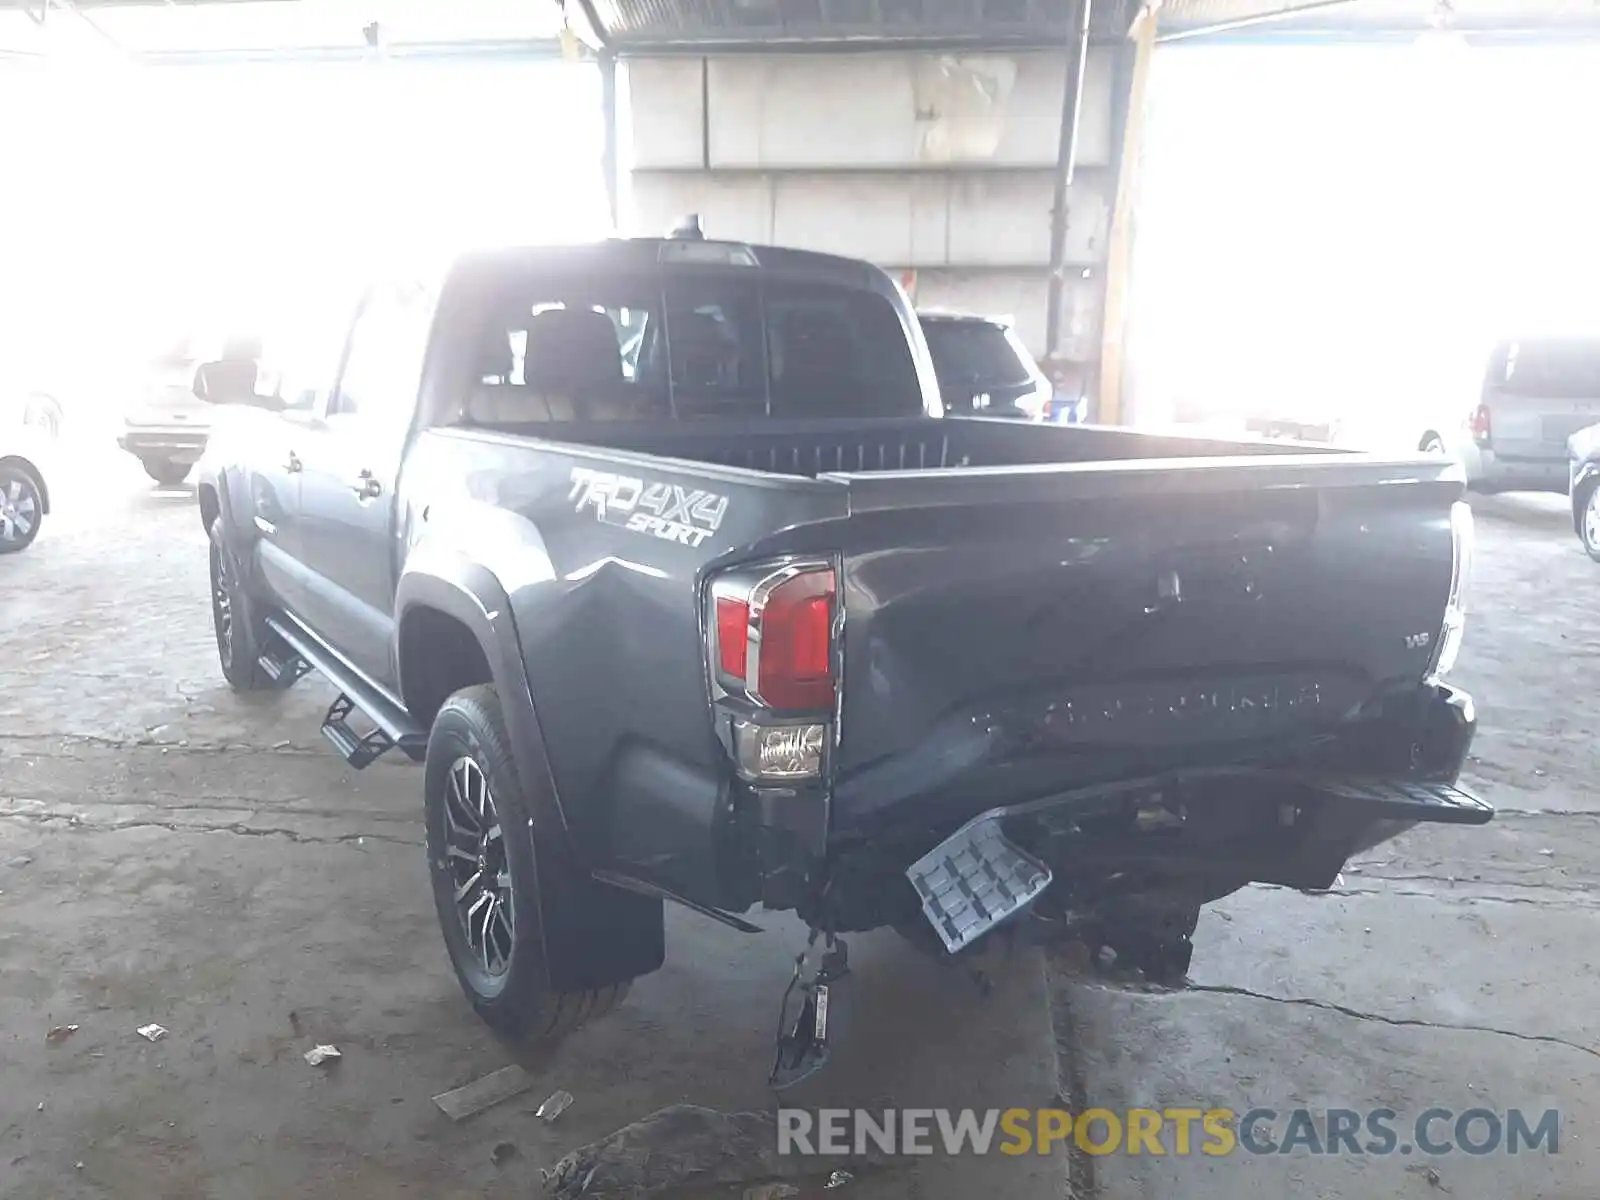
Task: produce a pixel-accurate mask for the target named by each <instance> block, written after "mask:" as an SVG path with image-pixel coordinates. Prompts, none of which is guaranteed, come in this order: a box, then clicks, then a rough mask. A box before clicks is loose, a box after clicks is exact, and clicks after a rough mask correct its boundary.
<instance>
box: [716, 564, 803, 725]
mask: <svg viewBox="0 0 1600 1200" xmlns="http://www.w3.org/2000/svg"><path fill="white" fill-rule="evenodd" d="M711 604H712V609H713V611H712V613H711V614H710V616H711V620H710V621H709V622H708V623H707V624H708V625H709V627H710V632H711V633H712V636H713V638H714V640H715V645H714V646H713V647H712V651H713V653H712V656H711V661H712V663H713V664H714V665H715V668H716V672H717V677H718V682H719V683H720V684H721V685H722V686H723V687H724V688H728V689H730V690H732V691H736V692H741V693H743V694H744V695H745V696H747V697H749V699H750V700H751V701H752V702H753V703H755V704H757V705H759V706H760V707H762V708H768V709H773V710H775V711H778V712H818V711H829V710H831V709H832V708H833V699H834V683H835V681H834V669H833V665H834V664H833V660H834V654H833V624H834V611H835V605H834V574H833V566H832V564H831V563H824V562H810V561H807V562H788V563H769V564H763V565H758V566H755V567H741V568H738V569H736V570H734V571H731V572H729V573H727V574H725V575H722V576H719V577H718V578H717V579H715V580H714V581H713V582H712V584H711Z"/></svg>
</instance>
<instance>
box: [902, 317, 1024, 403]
mask: <svg viewBox="0 0 1600 1200" xmlns="http://www.w3.org/2000/svg"><path fill="white" fill-rule="evenodd" d="M922 332H923V335H924V336H925V337H926V338H927V339H928V352H929V353H930V354H931V355H932V356H933V366H934V370H935V371H937V372H938V375H939V382H940V383H942V384H945V385H946V386H950V385H961V386H966V385H972V386H975V387H1000V386H1004V385H1007V384H1021V383H1027V382H1028V381H1029V380H1030V379H1032V377H1033V376H1032V373H1031V372H1030V371H1029V369H1028V364H1027V361H1026V360H1025V359H1024V358H1023V357H1022V355H1021V354H1019V353H1018V350H1017V347H1016V345H1015V344H1014V343H1013V339H1012V338H1011V337H1010V336H1008V333H1007V330H1006V329H1005V327H1004V326H1001V325H995V324H991V323H990V322H987V321H924V322H923V323H922Z"/></svg>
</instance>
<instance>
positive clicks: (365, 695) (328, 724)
mask: <svg viewBox="0 0 1600 1200" xmlns="http://www.w3.org/2000/svg"><path fill="white" fill-rule="evenodd" d="M267 627H268V628H269V629H271V630H272V632H273V633H274V634H275V635H276V636H277V637H278V638H279V639H280V640H281V641H282V642H283V644H284V645H285V646H287V647H288V648H289V650H290V651H292V652H293V654H294V655H295V656H297V657H298V658H299V659H301V660H302V661H303V662H304V663H306V664H307V665H308V666H309V667H310V668H311V669H313V670H315V671H317V672H318V673H319V674H320V675H322V677H323V678H324V679H326V680H327V681H328V682H329V683H331V684H333V686H334V687H336V688H338V689H339V692H340V695H339V698H338V699H337V700H335V701H334V702H333V703H332V704H331V705H330V706H329V708H328V715H327V716H326V717H325V718H323V722H322V736H323V737H325V738H327V739H328V741H329V743H330V744H331V745H332V746H333V748H334V749H335V750H337V751H338V752H339V756H340V757H341V758H343V759H344V760H345V761H346V762H347V763H349V764H350V765H351V766H352V767H354V768H355V769H356V770H358V771H359V770H360V769H361V768H362V767H365V766H367V765H368V764H369V763H371V762H372V760H373V759H375V758H377V757H378V756H379V755H380V754H382V753H384V752H385V751H386V750H389V749H391V748H394V747H399V749H400V752H401V753H402V754H404V755H405V756H406V757H407V758H409V759H411V761H412V762H421V761H422V760H423V758H424V757H425V756H426V754H427V749H428V732H427V730H425V729H423V728H422V727H421V726H420V725H418V724H417V723H416V722H415V721H413V720H412V719H411V717H410V716H409V715H408V714H407V713H406V712H405V710H404V709H402V708H400V706H399V705H397V704H395V703H394V702H393V701H392V700H390V699H389V698H388V697H387V696H385V695H384V694H383V693H382V692H380V691H379V690H378V689H377V688H375V687H373V686H372V685H371V684H370V683H368V682H367V681H366V680H365V679H363V678H361V676H360V675H358V674H356V672H355V671H353V670H351V669H350V667H349V666H347V665H346V664H345V663H344V661H343V660H341V659H340V658H338V657H336V656H335V655H333V654H331V653H329V652H328V650H327V649H326V648H325V647H323V646H322V645H321V644H320V643H318V642H317V641H316V640H315V639H314V638H311V637H309V636H308V635H307V634H306V633H305V631H304V630H302V629H300V628H299V627H298V626H296V625H295V624H294V623H293V622H292V621H288V620H285V619H283V618H281V617H278V616H269V617H268V618H267ZM262 666H263V668H264V669H266V670H267V673H268V674H269V675H271V674H272V669H271V668H270V667H267V665H266V663H265V662H264V661H263V663H262ZM285 669H286V671H287V670H293V669H294V668H293V667H292V665H289V664H286V668H285ZM303 673H304V669H301V670H299V671H296V673H295V678H298V677H299V675H300V674H303ZM273 677H274V678H278V677H279V676H276V675H274V676H273ZM290 682H293V680H291V681H290ZM358 710H359V711H360V712H361V713H363V714H364V715H365V716H366V717H367V718H368V719H369V720H370V721H371V722H372V723H373V725H375V726H377V728H376V729H374V730H373V731H372V732H371V733H368V734H358V733H357V732H356V731H355V730H353V729H351V728H350V726H349V724H348V720H347V719H348V718H349V717H350V715H351V714H352V713H354V712H356V711H358Z"/></svg>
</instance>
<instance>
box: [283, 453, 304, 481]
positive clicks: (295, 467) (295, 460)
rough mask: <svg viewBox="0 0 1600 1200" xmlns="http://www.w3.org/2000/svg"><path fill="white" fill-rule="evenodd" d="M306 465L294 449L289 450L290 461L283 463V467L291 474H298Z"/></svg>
mask: <svg viewBox="0 0 1600 1200" xmlns="http://www.w3.org/2000/svg"><path fill="white" fill-rule="evenodd" d="M304 467H305V463H303V462H301V461H300V456H299V455H298V454H296V453H295V452H294V451H293V450H291V451H289V461H288V462H286V463H284V464H283V469H284V470H285V471H287V472H289V474H291V475H297V474H299V473H300V471H301V470H302V469H303V468H304Z"/></svg>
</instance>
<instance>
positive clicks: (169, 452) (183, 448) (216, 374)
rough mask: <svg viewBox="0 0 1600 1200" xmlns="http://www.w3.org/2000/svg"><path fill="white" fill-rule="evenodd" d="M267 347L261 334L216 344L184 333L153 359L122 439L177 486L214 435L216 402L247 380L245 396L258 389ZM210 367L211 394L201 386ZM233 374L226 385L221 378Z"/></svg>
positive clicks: (153, 471)
mask: <svg viewBox="0 0 1600 1200" xmlns="http://www.w3.org/2000/svg"><path fill="white" fill-rule="evenodd" d="M260 353H261V348H260V344H259V342H258V341H256V340H255V339H250V338H233V339H230V340H228V341H226V342H223V343H221V344H220V345H216V346H212V345H208V344H206V343H205V342H204V341H202V340H200V339H197V338H194V337H184V338H181V339H179V340H178V341H177V342H175V343H174V344H172V345H170V346H168V347H167V348H166V349H165V350H164V351H162V352H161V353H160V354H158V355H157V356H156V357H155V358H154V359H153V360H151V362H150V364H149V366H148V367H147V368H146V370H145V372H144V376H143V378H142V379H141V380H140V383H139V386H138V390H137V391H136V393H135V394H134V396H133V398H132V399H131V401H130V402H129V404H128V406H127V409H126V410H125V413H124V419H123V428H122V432H121V433H120V434H118V435H117V445H119V446H121V447H122V448H123V449H124V450H126V451H127V452H128V453H129V454H131V455H133V456H134V457H135V458H137V459H138V460H139V462H140V463H141V464H142V465H143V466H144V469H145V474H147V475H149V476H150V478H151V479H154V480H155V481H156V482H157V483H158V484H160V485H161V486H162V487H176V486H177V485H178V484H180V483H182V482H183V481H184V480H185V479H186V478H187V477H188V475H189V471H190V470H191V469H192V468H193V467H194V464H195V463H196V462H198V461H199V460H200V456H201V454H203V453H204V452H205V448H206V442H207V441H208V440H209V439H210V437H211V420H212V416H213V413H214V406H215V405H217V404H220V403H226V402H228V400H229V399H231V398H232V395H231V393H232V392H233V391H235V390H237V389H236V388H235V387H234V386H233V382H234V381H233V379H232V377H233V376H239V377H240V378H241V379H242V383H240V384H239V386H240V387H242V389H243V391H242V395H241V398H248V397H249V396H250V395H251V393H252V392H253V389H254V383H255V364H256V361H257V360H258V359H259V357H260ZM202 366H205V367H207V368H208V370H209V371H210V372H211V374H212V378H213V381H214V382H213V386H212V388H211V389H210V391H209V392H208V394H207V396H206V397H202V396H201V394H200V393H201V391H202V390H203V389H201V388H199V387H198V386H197V384H198V381H199V377H200V369H201V367H202ZM224 379H226V380H227V383H226V386H222V387H219V386H217V383H216V381H218V380H224Z"/></svg>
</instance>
